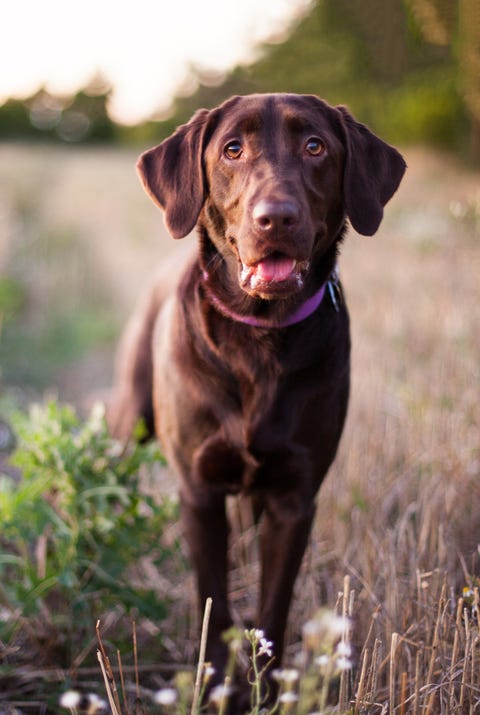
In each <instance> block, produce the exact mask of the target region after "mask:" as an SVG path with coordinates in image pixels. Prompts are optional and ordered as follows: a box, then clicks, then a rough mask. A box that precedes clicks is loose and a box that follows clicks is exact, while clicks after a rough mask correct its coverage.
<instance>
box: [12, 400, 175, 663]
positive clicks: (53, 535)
mask: <svg viewBox="0 0 480 715" xmlns="http://www.w3.org/2000/svg"><path fill="white" fill-rule="evenodd" d="M12 423H13V426H14V431H15V434H16V439H17V440H18V443H17V448H16V451H15V453H14V455H13V457H12V459H11V462H12V465H14V466H15V467H17V468H18V469H19V470H20V476H19V478H18V479H16V478H11V477H7V476H3V477H1V481H0V520H1V523H2V534H1V537H0V583H1V584H2V585H1V586H0V599H1V603H2V606H3V611H2V618H1V620H0V637H1V639H2V641H4V642H10V643H14V642H18V641H19V640H20V641H21V642H23V641H24V640H25V639H27V640H28V642H29V647H30V650H29V653H28V657H29V659H31V658H32V649H33V650H34V651H37V653H39V654H40V653H41V656H42V659H43V660H45V659H47V661H48V653H46V651H47V650H48V649H49V648H50V649H53V650H55V651H56V658H57V661H56V663H57V665H60V664H61V663H62V662H63V663H65V662H69V657H70V656H71V653H70V651H71V649H72V648H73V646H75V649H76V651H77V652H78V650H80V646H81V645H82V643H83V642H84V640H85V639H86V638H87V637H89V638H90V635H89V634H91V631H92V625H93V624H94V623H95V621H96V620H97V619H98V618H100V617H101V616H102V615H103V614H105V612H106V611H107V610H108V609H112V608H115V607H119V606H120V607H123V609H124V610H125V611H127V612H128V613H131V614H138V615H139V616H140V617H147V618H152V619H155V620H156V621H158V620H159V619H161V618H162V617H164V616H165V613H166V604H165V602H163V601H161V600H159V598H158V597H157V596H156V594H155V593H153V592H151V591H149V590H147V589H145V588H143V587H136V586H135V584H134V581H133V580H132V579H133V573H132V569H134V567H135V566H136V565H138V563H139V562H140V560H141V559H142V558H144V557H147V556H148V557H149V558H150V559H151V560H152V561H153V563H154V564H156V565H158V564H160V563H161V562H162V560H163V559H164V558H165V557H166V556H167V555H168V553H169V549H167V547H165V546H164V545H163V544H162V543H161V538H162V532H163V529H164V526H165V525H166V523H167V521H168V520H170V519H172V517H173V515H174V508H173V506H172V504H171V503H170V502H168V501H164V502H162V503H160V504H159V503H157V502H156V501H155V500H154V499H153V498H152V497H151V496H147V495H146V494H144V493H142V488H141V467H142V465H144V464H146V465H150V466H151V465H152V464H153V463H154V462H156V461H158V459H159V458H160V455H159V453H158V449H157V447H155V446H154V445H146V446H142V445H137V444H136V445H132V446H131V447H130V448H129V449H126V450H125V449H123V448H122V447H121V445H120V444H119V443H117V442H115V441H114V440H112V439H111V438H110V437H109V435H108V432H107V428H106V425H105V421H104V419H103V415H102V413H101V410H100V409H99V408H96V409H94V410H93V411H92V414H91V415H90V417H89V418H88V419H87V420H86V421H84V422H82V421H81V420H80V419H79V418H78V417H77V415H76V414H75V412H74V411H73V410H72V409H71V408H70V407H67V406H59V405H58V404H57V403H55V402H50V403H49V404H48V405H46V406H45V407H40V406H33V407H32V408H31V409H30V412H29V414H28V415H25V414H21V413H17V414H15V415H14V417H13V420H12ZM47 642H48V644H49V647H47V646H46V643H47ZM62 654H63V657H62Z"/></svg>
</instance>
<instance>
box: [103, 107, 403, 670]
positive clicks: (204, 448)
mask: <svg viewBox="0 0 480 715" xmlns="http://www.w3.org/2000/svg"><path fill="white" fill-rule="evenodd" d="M137 166H138V172H139V175H140V178H141V181H142V183H143V186H144V188H145V189H146V191H147V193H148V194H149V196H150V197H151V198H152V199H153V201H154V202H155V204H157V205H158V206H159V207H160V208H161V209H162V210H163V211H164V214H165V222H166V226H167V228H168V230H169V232H170V234H171V235H172V236H173V238H175V239H178V238H182V237H184V236H186V235H187V234H188V233H190V232H191V231H192V229H194V227H196V230H197V233H198V246H197V248H196V250H195V251H194V252H193V254H192V255H189V256H188V257H187V259H186V261H184V262H181V261H180V262H178V263H177V264H175V265H173V266H170V267H169V268H168V270H167V271H166V272H165V271H164V273H163V274H161V275H159V276H157V278H156V280H155V282H154V283H153V285H152V286H151V287H150V288H149V289H148V290H147V292H146V294H145V296H144V298H143V300H142V302H141V304H140V306H139V308H138V309H137V312H136V314H135V315H134V317H133V319H132V321H131V323H130V325H129V327H128V328H127V331H126V333H125V335H124V338H123V344H122V348H121V351H120V357H119V361H118V366H117V374H116V381H115V398H114V401H113V406H112V409H111V415H110V423H111V425H112V431H113V432H114V434H115V435H116V436H118V437H120V438H122V439H126V438H128V437H129V435H130V434H131V433H132V430H133V427H134V424H135V422H136V421H137V419H138V418H139V417H143V418H144V420H145V423H146V425H147V427H148V429H149V430H150V432H151V433H153V432H155V433H156V435H157V436H158V438H159V439H160V442H161V444H162V446H163V449H164V452H165V455H166V457H167V460H168V463H169V464H170V466H171V467H172V468H173V470H174V471H175V472H176V474H177V475H178V479H179V493H180V503H181V515H182V520H183V527H184V533H185V537H186V540H187V543H188V547H189V551H190V558H191V561H192V564H193V568H194V571H195V574H196V581H197V588H198V598H199V607H200V609H201V610H202V611H203V608H204V605H205V602H206V599H207V598H208V597H211V598H212V599H213V609H212V615H211V620H210V629H209V640H208V645H207V653H206V658H207V660H208V661H210V662H211V663H212V664H213V666H214V668H215V670H216V673H217V674H218V680H219V681H221V679H222V673H223V671H224V668H225V664H226V660H227V656H228V653H227V646H226V644H225V643H224V642H223V640H222V633H223V632H224V631H226V630H227V629H228V628H229V627H230V626H231V625H232V617H231V614H230V610H229V604H228V588H227V547H228V534H229V524H228V518H227V512H226V507H225V499H226V496H227V495H231V494H242V495H248V496H249V497H250V498H251V501H252V505H253V510H254V514H255V518H256V520H257V521H258V527H259V534H260V541H259V550H260V558H261V579H260V594H259V605H258V614H257V619H256V626H257V627H258V628H259V629H261V630H262V631H263V632H264V633H265V637H266V638H267V639H268V640H269V641H271V642H272V644H273V646H272V648H273V656H274V657H273V663H274V665H275V667H278V665H279V664H280V663H281V659H282V652H283V647H284V634H285V628H286V623H287V617H288V612H289V607H290V602H291V598H292V593H293V587H294V583H295V579H296V576H297V573H298V570H299V567H300V565H301V561H302V557H303V554H304V551H305V548H306V545H307V542H308V539H309V535H310V531H311V527H312V521H313V518H314V514H315V500H316V494H317V492H318V489H319V487H320V484H321V482H322V480H323V478H324V477H325V475H326V473H327V471H328V469H329V467H330V465H331V464H332V461H333V459H334V457H335V454H336V451H337V447H338V443H339V440H340V436H341V434H342V429H343V425H344V422H345V417H346V413H347V404H348V396H349V372H350V337H349V316H348V311H347V307H346V304H345V300H344V297H343V291H342V288H341V285H340V282H339V280H338V276H337V271H336V265H337V258H338V254H339V247H340V245H341V243H342V240H343V238H344V235H345V232H346V226H347V219H348V220H349V222H350V224H351V225H352V226H353V228H354V229H356V231H357V232H358V233H360V234H362V235H368V236H370V235H373V234H374V233H375V232H376V231H377V229H378V227H379V225H380V222H381V220H382V217H383V207H384V206H385V204H386V203H387V202H388V201H389V199H390V198H391V197H392V195H393V194H394V193H395V191H396V190H397V188H398V186H399V183H400V181H401V179H402V176H403V174H404V171H405V168H406V164H405V162H404V160H403V158H402V156H401V155H400V153H399V152H398V151H397V150H396V149H395V148H393V147H391V146H389V145H388V144H386V143H385V142H383V141H382V140H381V139H379V138H378V137H377V136H375V135H374V134H373V133H372V132H371V131H370V130H369V129H368V128H367V127H366V126H364V125H362V124H360V123H359V122H357V121H356V120H355V119H354V118H353V117H352V115H351V114H350V113H349V111H348V110H347V109H346V108H344V107H331V106H329V105H328V104H327V103H326V102H325V101H323V100H322V99H320V98H318V97H316V96H310V95H294V94H258V95H249V96H236V97H232V98H230V99H229V100H227V101H226V102H224V103H223V104H221V105H220V106H219V107H217V108H215V109H212V110H205V109H202V110H199V111H198V112H197V113H196V114H195V115H194V116H193V118H192V119H191V120H190V121H189V122H188V123H187V124H185V125H183V126H181V127H179V128H178V129H177V130H176V131H175V133H174V134H173V135H172V136H170V137H169V138H167V139H166V140H165V141H163V142H162V143H161V144H160V145H159V146H156V147H154V148H153V149H150V150H148V151H146V152H145V153H144V154H142V156H141V157H140V159H139V161H138V165H137Z"/></svg>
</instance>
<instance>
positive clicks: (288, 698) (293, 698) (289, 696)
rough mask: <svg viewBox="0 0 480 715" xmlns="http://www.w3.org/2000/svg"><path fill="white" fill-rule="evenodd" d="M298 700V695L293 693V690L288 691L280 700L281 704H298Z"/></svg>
mask: <svg viewBox="0 0 480 715" xmlns="http://www.w3.org/2000/svg"><path fill="white" fill-rule="evenodd" d="M297 700H298V695H297V694H296V693H293V692H292V691H291V690H287V692H286V693H282V694H281V695H280V697H279V698H278V701H279V702H280V703H285V704H287V703H296V702H297Z"/></svg>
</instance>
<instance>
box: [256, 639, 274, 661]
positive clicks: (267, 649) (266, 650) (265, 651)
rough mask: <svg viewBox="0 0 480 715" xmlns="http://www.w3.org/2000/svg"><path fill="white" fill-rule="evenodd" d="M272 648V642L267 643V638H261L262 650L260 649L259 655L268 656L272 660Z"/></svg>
mask: <svg viewBox="0 0 480 715" xmlns="http://www.w3.org/2000/svg"><path fill="white" fill-rule="evenodd" d="M272 646H273V643H272V641H267V639H266V638H260V648H259V649H258V655H268V657H269V658H271V657H272Z"/></svg>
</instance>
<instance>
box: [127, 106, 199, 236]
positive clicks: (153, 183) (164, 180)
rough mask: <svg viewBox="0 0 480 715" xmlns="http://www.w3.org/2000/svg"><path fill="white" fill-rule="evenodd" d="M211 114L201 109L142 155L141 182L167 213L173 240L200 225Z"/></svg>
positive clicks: (139, 162)
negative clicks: (207, 128) (205, 147)
mask: <svg viewBox="0 0 480 715" xmlns="http://www.w3.org/2000/svg"><path fill="white" fill-rule="evenodd" d="M209 115H210V112H209V111H208V110H206V109H200V110H199V111H198V112H196V114H195V115H194V116H193V117H192V119H191V120H190V121H189V122H188V124H184V125H183V126H181V127H179V128H178V129H177V130H176V131H175V133H174V134H172V136H170V137H168V139H165V141H163V142H162V143H161V144H159V145H158V146H156V147H154V148H153V149H149V150H148V151H146V152H145V153H144V154H142V155H141V157H140V158H139V160H138V162H137V170H138V173H139V176H140V180H141V182H142V184H143V186H144V188H145V190H146V192H147V193H148V195H149V196H150V198H151V199H153V201H154V202H155V203H156V204H157V206H160V208H162V209H164V211H165V223H166V225H167V228H168V230H169V231H170V233H171V234H172V236H173V238H183V237H184V236H186V235H187V233H190V231H191V230H192V229H193V227H194V226H195V224H196V223H197V219H198V216H199V214H200V211H201V210H202V206H203V202H204V200H205V178H204V174H203V161H202V156H203V144H204V136H205V129H206V126H207V123H208V118H209Z"/></svg>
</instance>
